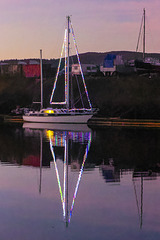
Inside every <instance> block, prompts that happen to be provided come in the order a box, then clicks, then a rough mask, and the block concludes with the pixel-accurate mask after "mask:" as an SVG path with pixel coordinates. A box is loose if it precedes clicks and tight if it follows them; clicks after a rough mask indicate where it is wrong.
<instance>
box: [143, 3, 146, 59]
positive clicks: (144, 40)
mask: <svg viewBox="0 0 160 240" xmlns="http://www.w3.org/2000/svg"><path fill="white" fill-rule="evenodd" d="M145 15H146V11H145V8H144V9H143V61H144V60H145V45H146V39H145V37H146V36H145V35H146V33H145V31H146V29H145V28H146V26H145V25H146V16H145Z"/></svg>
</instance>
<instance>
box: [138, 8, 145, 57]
mask: <svg viewBox="0 0 160 240" xmlns="http://www.w3.org/2000/svg"><path fill="white" fill-rule="evenodd" d="M141 36H142V38H143V39H142V40H143V41H142V42H143V61H145V53H146V49H145V48H146V10H145V8H144V9H143V16H142V21H141V26H140V31H139V35H138V42H137V47H136V52H137V51H138V47H139V42H140V39H141Z"/></svg>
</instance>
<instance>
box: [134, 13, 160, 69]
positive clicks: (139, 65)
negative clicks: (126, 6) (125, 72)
mask: <svg viewBox="0 0 160 240" xmlns="http://www.w3.org/2000/svg"><path fill="white" fill-rule="evenodd" d="M142 33H143V60H139V59H136V60H135V67H136V70H137V72H141V73H154V72H160V63H159V62H155V61H153V60H151V58H149V59H147V58H146V10H145V8H144V9H143V16H142V22H141V26H140V32H139V36H138V42H137V47H136V52H137V51H138V47H139V41H140V37H141V34H142Z"/></svg>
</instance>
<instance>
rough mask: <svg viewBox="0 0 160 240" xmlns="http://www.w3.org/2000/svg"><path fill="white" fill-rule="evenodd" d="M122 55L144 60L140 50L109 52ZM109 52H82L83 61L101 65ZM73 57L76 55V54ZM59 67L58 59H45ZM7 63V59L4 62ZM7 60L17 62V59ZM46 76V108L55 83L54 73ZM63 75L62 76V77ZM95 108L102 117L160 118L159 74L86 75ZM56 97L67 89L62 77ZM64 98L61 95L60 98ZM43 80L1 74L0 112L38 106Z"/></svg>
mask: <svg viewBox="0 0 160 240" xmlns="http://www.w3.org/2000/svg"><path fill="white" fill-rule="evenodd" d="M110 53H114V54H118V55H122V58H123V59H124V61H127V60H131V59H136V58H138V59H141V58H142V54H141V53H135V52H128V51H118V52H115V51H114V52H110ZM106 54H107V52H106V53H94V52H93V53H84V54H80V59H81V63H93V64H97V65H100V64H102V63H103V59H104V57H105V56H106ZM146 57H153V58H157V59H160V54H146ZM73 58H74V56H73ZM43 61H45V62H46V61H47V63H51V64H52V65H54V66H57V64H58V59H50V60H43ZM5 62H6V61H5ZM8 62H11V63H16V62H17V60H10V61H8ZM45 77H46V76H44V107H52V106H50V105H49V101H50V96H51V92H52V88H53V84H54V76H48V77H47V78H45ZM61 78H62V76H61ZM85 80H86V85H87V88H88V92H89V96H90V99H91V102H92V104H93V107H97V108H99V109H100V110H99V113H98V115H99V116H105V117H120V118H139V119H160V76H158V75H154V76H148V75H146V76H138V75H136V74H135V75H129V76H112V77H104V76H100V75H99V76H87V77H86V78H85ZM75 82H76V80H75V79H73V84H72V85H73V91H72V92H73V95H74V96H75V97H76V98H77V97H78V89H77V88H76V87H75ZM57 89H58V95H57V96H56V98H57V99H59V98H61V97H62V94H63V93H64V90H63V89H64V88H63V84H62V79H60V83H59V84H57ZM61 99H62V98H61ZM37 101H40V79H34V78H33V79H27V78H25V77H22V76H18V75H17V76H16V75H14V76H0V114H9V113H10V112H11V110H12V109H15V108H16V107H17V106H20V107H33V108H34V109H35V108H39V107H40V105H39V104H33V102H37Z"/></svg>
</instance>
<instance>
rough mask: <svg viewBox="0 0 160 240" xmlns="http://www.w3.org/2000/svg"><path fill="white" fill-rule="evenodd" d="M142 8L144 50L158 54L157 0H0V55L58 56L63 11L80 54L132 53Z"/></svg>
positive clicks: (159, 9) (159, 2)
mask: <svg viewBox="0 0 160 240" xmlns="http://www.w3.org/2000/svg"><path fill="white" fill-rule="evenodd" d="M143 8H145V9H146V51H147V52H156V53H160V25H159V23H160V0H152V1H151V0H0V9H1V14H0V20H1V28H0V29H1V38H0V43H1V44H0V46H1V51H0V59H1V60H5V59H23V58H33V57H35V58H39V50H40V49H42V50H43V58H48V59H50V58H59V57H60V52H61V46H62V42H63V36H64V28H65V22H66V16H67V15H71V20H72V24H73V27H74V32H75V35H76V41H77V44H78V49H79V52H80V53H84V52H107V51H112V50H115V51H116V50H126V51H128V50H129V51H135V49H136V45H137V39H138V34H139V29H140V23H141V19H142V14H143ZM140 50H141V49H140Z"/></svg>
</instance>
